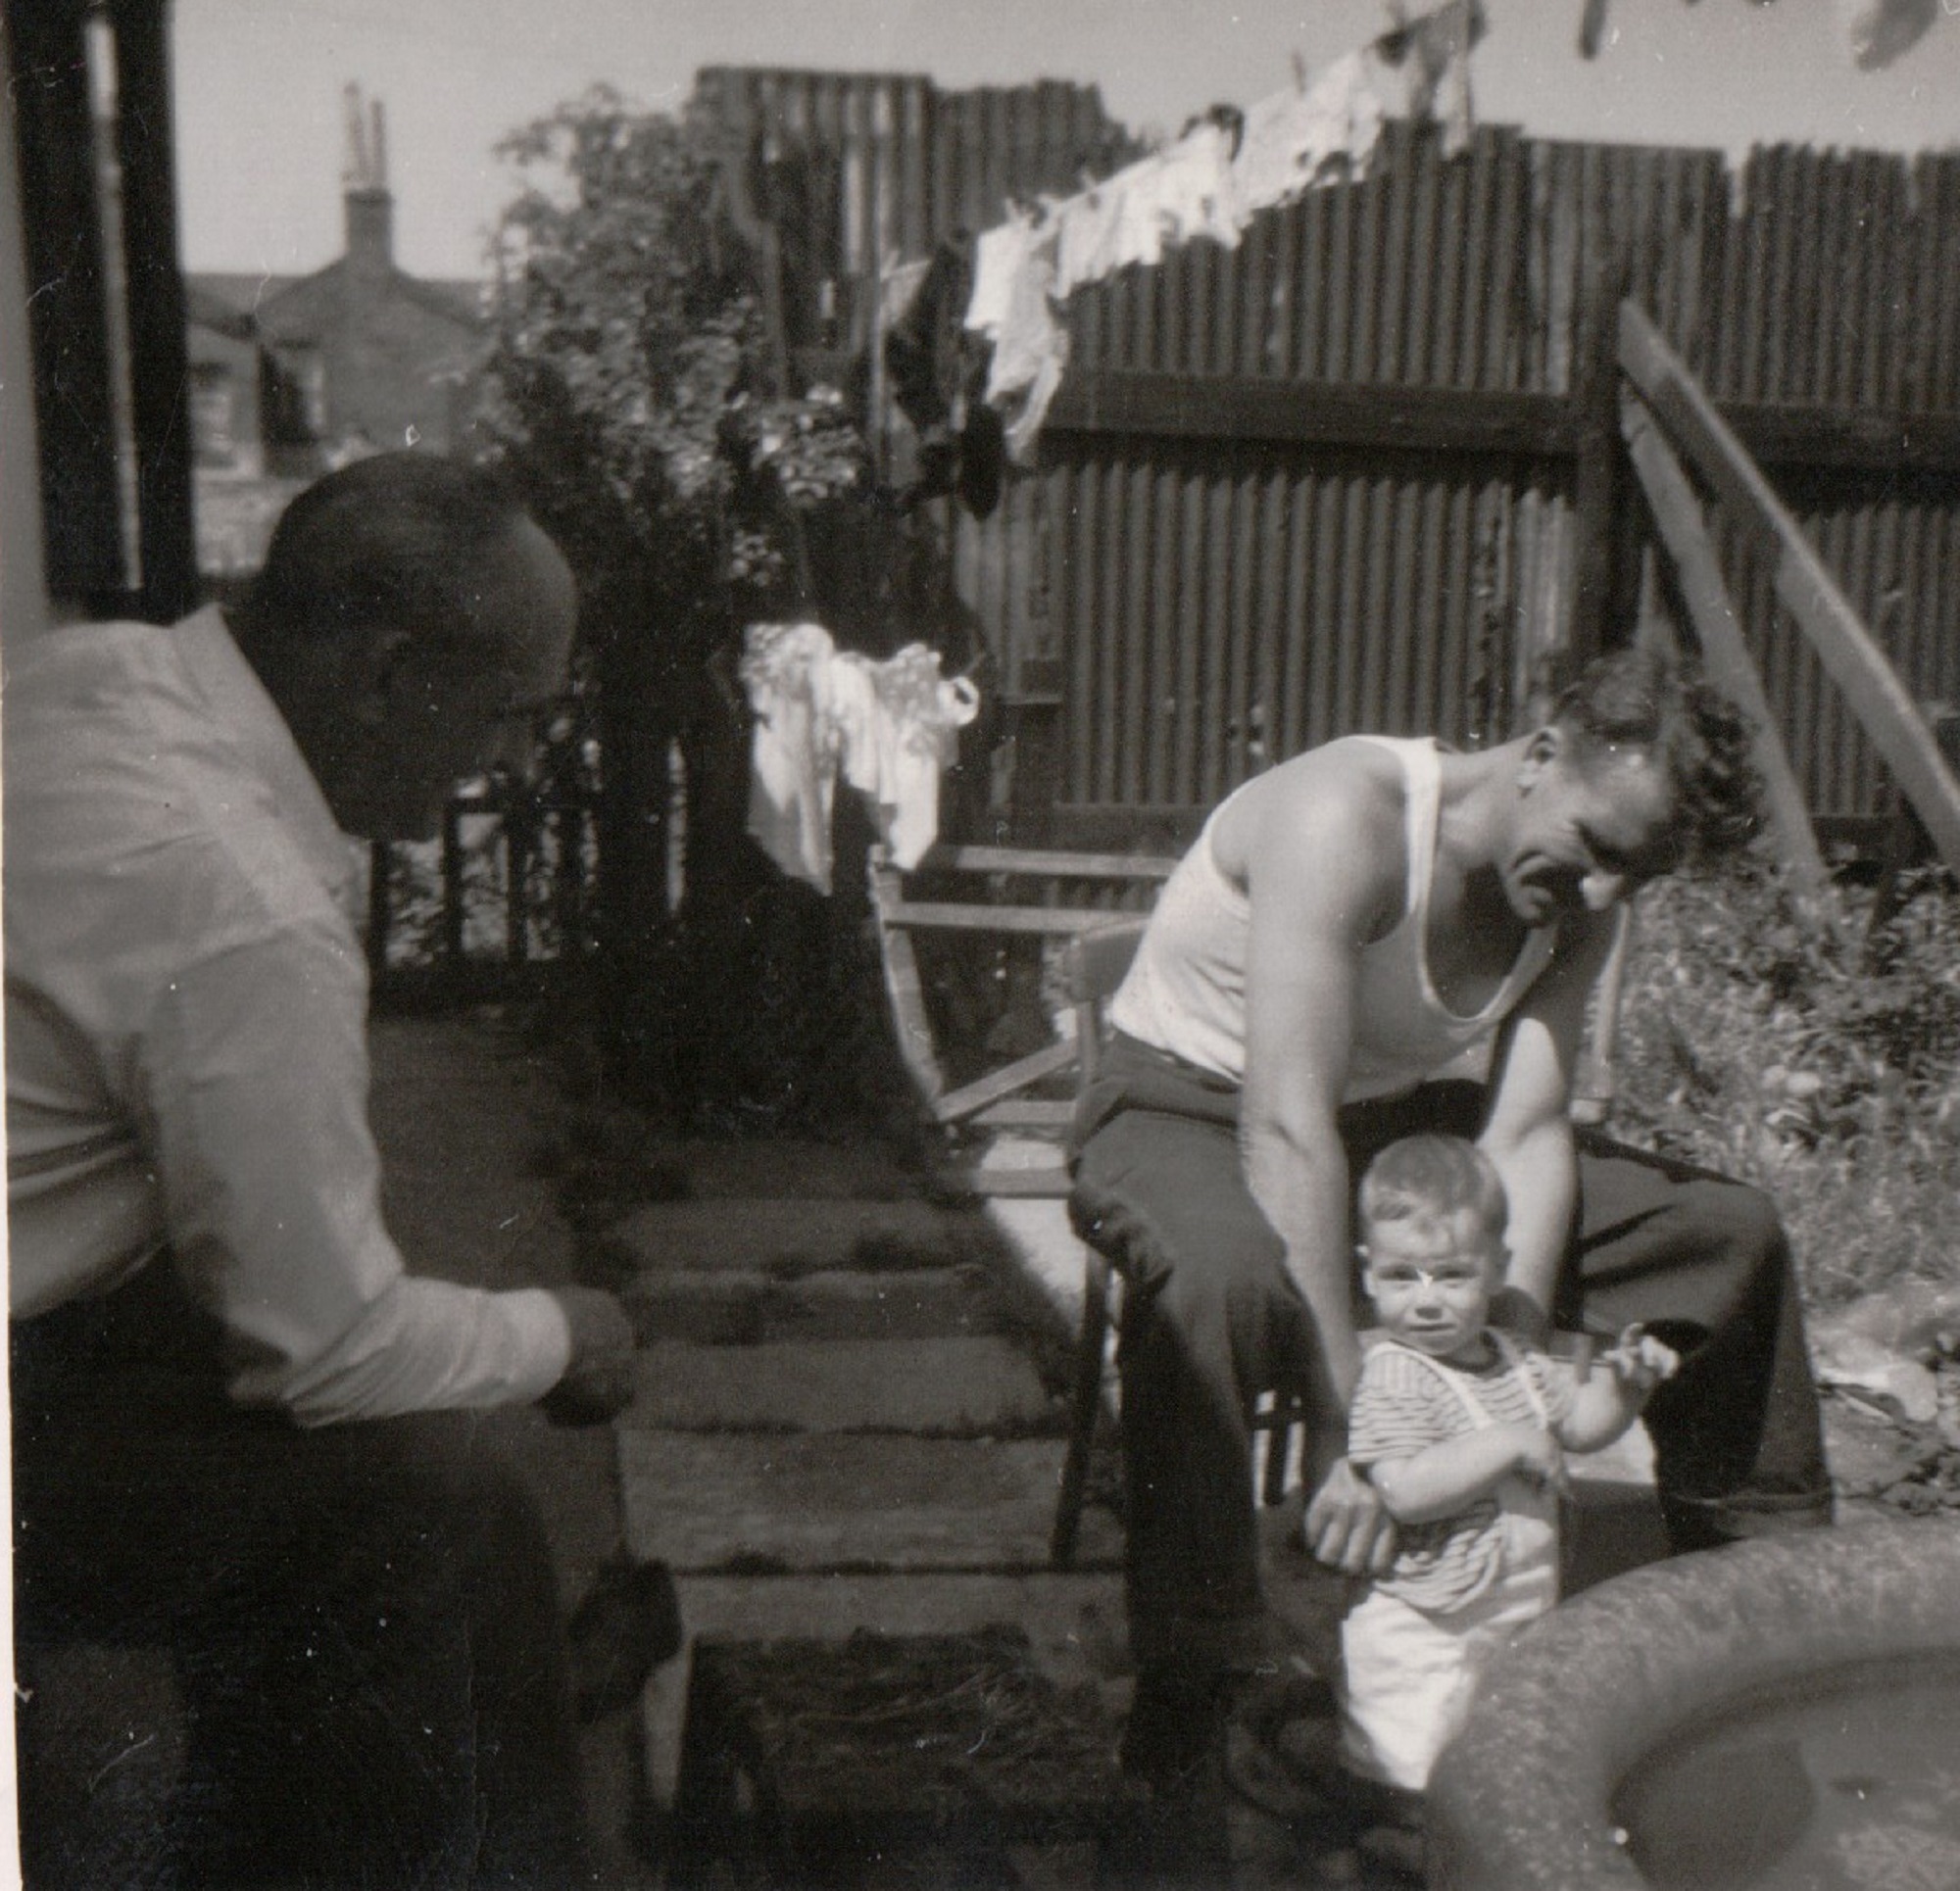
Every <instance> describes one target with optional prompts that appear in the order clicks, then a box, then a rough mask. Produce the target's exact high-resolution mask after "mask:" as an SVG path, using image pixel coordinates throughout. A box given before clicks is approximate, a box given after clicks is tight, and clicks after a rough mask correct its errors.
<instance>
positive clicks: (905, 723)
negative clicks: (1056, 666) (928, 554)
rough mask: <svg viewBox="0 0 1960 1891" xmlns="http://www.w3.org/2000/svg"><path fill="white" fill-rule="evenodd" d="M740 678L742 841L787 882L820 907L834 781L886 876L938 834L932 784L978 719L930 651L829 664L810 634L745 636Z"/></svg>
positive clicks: (788, 628) (832, 656) (788, 629)
mask: <svg viewBox="0 0 1960 1891" xmlns="http://www.w3.org/2000/svg"><path fill="white" fill-rule="evenodd" d="M740 674H741V678H742V682H743V686H744V688H745V689H746V690H747V692H748V697H749V704H750V707H751V708H752V709H753V710H754V711H755V715H756V727H755V733H754V737H753V741H752V745H751V754H750V786H749V817H748V829H749V833H750V835H751V836H752V837H753V838H754V839H755V841H756V842H757V843H758V845H760V847H761V849H763V851H764V852H766V853H767V854H768V856H769V858H770V859H771V860H773V861H774V862H775V864H776V865H777V866H778V867H779V868H781V869H782V871H783V872H784V873H786V874H788V875H790V876H791V877H792V878H794V879H798V880H803V881H806V882H807V883H808V884H809V885H810V886H812V887H814V888H816V890H817V891H818V892H819V893H822V894H825V895H828V894H829V892H830V889H831V874H832V868H833V865H834V863H835V855H834V853H833V850H832V846H831V838H830V834H831V825H830V824H831V815H832V812H833V809H834V806H835V800H836V785H837V777H838V775H839V773H840V772H841V773H842V774H843V776H844V779H845V782H846V784H847V785H848V786H849V787H851V788H853V789H856V790H857V791H858V793H859V794H861V795H863V796H864V798H865V800H867V801H868V802H869V803H870V805H871V809H872V813H873V818H874V819H875V821H876V823H877V826H878V830H879V834H880V837H881V839H882V840H883V841H884V843H885V846H886V848H887V849H888V850H889V852H890V854H891V856H892V859H893V861H894V863H895V864H897V865H898V866H900V867H913V866H916V865H917V864H918V862H919V860H920V859H921V858H922V857H923V856H924V854H925V851H926V849H928V848H929V847H931V846H932V844H933V842H934V840H935V839H937V837H938V834H939V779H940V774H941V772H942V771H943V770H944V769H945V767H946V765H947V764H948V763H949V762H950V761H951V760H952V759H953V758H954V756H955V755H956V752H957V742H958V731H959V730H960V729H962V728H964V727H965V726H966V724H967V723H969V722H971V721H972V720H973V718H974V716H975V715H976V714H978V712H979V708H980V695H979V692H978V691H977V690H976V689H975V688H974V687H973V685H972V684H971V683H970V682H969V681H967V680H966V679H965V678H964V677H953V678H946V677H942V676H941V675H940V659H939V654H938V653H937V652H936V651H932V650H928V649H927V648H926V646H925V645H923V644H907V646H906V647H905V648H904V649H903V650H901V651H900V652H899V653H898V654H897V655H894V656H891V657H889V658H887V659H886V660H885V661H883V662H874V661H873V660H872V659H871V658H869V657H867V656H863V655H859V654H858V653H857V652H853V651H847V652H839V651H838V650H837V648H836V646H835V644H834V643H833V642H832V640H831V637H830V633H829V632H828V631H826V630H825V629H824V628H823V627H822V626H821V625H820V624H809V623H805V624H751V625H750V626H749V628H748V630H747V631H746V632H745V633H744V635H743V651H742V660H741V665H740Z"/></svg>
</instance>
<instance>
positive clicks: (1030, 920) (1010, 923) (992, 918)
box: [878, 899, 1114, 937]
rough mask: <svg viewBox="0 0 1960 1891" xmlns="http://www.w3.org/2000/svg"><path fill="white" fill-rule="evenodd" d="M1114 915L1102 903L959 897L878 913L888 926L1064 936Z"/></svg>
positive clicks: (908, 902) (899, 903)
mask: <svg viewBox="0 0 1960 1891" xmlns="http://www.w3.org/2000/svg"><path fill="white" fill-rule="evenodd" d="M1112 917H1114V915H1113V914H1111V913H1109V912H1108V911H1106V910H1105V909H1104V908H1103V907H1101V906H990V905H985V904H983V903H981V902H979V901H968V900H956V899H899V900H895V901H893V902H892V903H891V904H890V905H888V906H882V907H881V908H880V910H879V913H878V918H879V921H880V923H881V924H883V925H884V926H886V927H888V928H889V927H899V928H901V929H903V928H906V927H909V926H918V927H925V928H936V929H938V930H940V931H943V932H956V933H1052V934H1055V935H1057V936H1063V937H1065V936H1066V935H1068V934H1070V933H1079V932H1083V931H1086V930H1087V929H1088V928H1089V927H1091V926H1103V925H1106V924H1107V923H1108V921H1109V920H1110V919H1111V918H1112Z"/></svg>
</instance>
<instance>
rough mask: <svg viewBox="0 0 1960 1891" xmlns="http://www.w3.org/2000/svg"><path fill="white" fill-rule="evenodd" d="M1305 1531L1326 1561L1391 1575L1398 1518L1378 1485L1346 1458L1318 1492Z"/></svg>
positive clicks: (1353, 1572) (1358, 1572)
mask: <svg viewBox="0 0 1960 1891" xmlns="http://www.w3.org/2000/svg"><path fill="white" fill-rule="evenodd" d="M1303 1533H1304V1534H1305V1537H1306V1546H1307V1548H1308V1549H1310V1550H1311V1551H1312V1552H1313V1553H1314V1555H1315V1556H1317V1557H1318V1558H1319V1559H1320V1560H1321V1562H1323V1563H1327V1564H1331V1565H1332V1566H1333V1567H1334V1568H1335V1569H1338V1570H1345V1571H1346V1572H1347V1573H1348V1575H1349V1576H1362V1575H1368V1576H1386V1575H1387V1574H1388V1571H1389V1566H1390V1565H1391V1564H1392V1563H1393V1562H1394V1561H1395V1557H1396V1520H1395V1519H1394V1518H1393V1517H1391V1516H1390V1515H1389V1513H1388V1510H1387V1508H1386V1506H1385V1505H1384V1504H1383V1502H1382V1499H1381V1496H1380V1493H1379V1492H1377V1490H1376V1489H1375V1486H1374V1485H1373V1484H1371V1483H1370V1482H1369V1481H1368V1480H1367V1479H1366V1478H1364V1477H1362V1476H1361V1474H1360V1473H1359V1472H1358V1471H1356V1470H1355V1469H1354V1467H1353V1466H1352V1465H1351V1464H1349V1463H1348V1460H1347V1459H1346V1458H1342V1459H1339V1460H1338V1461H1337V1462H1336V1463H1335V1466H1334V1468H1333V1470H1331V1471H1330V1472H1328V1474H1327V1476H1326V1478H1325V1479H1322V1481H1321V1485H1320V1488H1319V1489H1318V1490H1316V1491H1315V1492H1314V1493H1313V1501H1312V1502H1311V1503H1310V1504H1308V1505H1307V1507H1306V1521H1305V1524H1304V1526H1303Z"/></svg>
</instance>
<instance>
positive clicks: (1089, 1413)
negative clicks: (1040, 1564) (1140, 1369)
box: [1049, 1247, 1109, 1570]
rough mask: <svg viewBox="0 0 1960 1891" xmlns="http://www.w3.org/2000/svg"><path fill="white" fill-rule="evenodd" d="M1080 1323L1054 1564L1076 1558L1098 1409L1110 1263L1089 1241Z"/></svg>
mask: <svg viewBox="0 0 1960 1891" xmlns="http://www.w3.org/2000/svg"><path fill="white" fill-rule="evenodd" d="M1083 1254H1084V1261H1083V1274H1082V1326H1081V1328H1080V1330H1079V1331H1078V1333H1077V1335H1076V1341H1075V1380H1074V1383H1073V1384H1072V1385H1071V1386H1070V1387H1069V1399H1068V1455H1067V1456H1066V1457H1065V1458H1064V1459H1063V1460H1062V1466H1061V1491H1060V1494H1059V1496H1058V1497H1057V1498H1056V1500H1055V1507H1054V1533H1053V1535H1052V1536H1051V1537H1050V1539H1049V1561H1050V1563H1051V1564H1052V1565H1053V1566H1054V1568H1055V1569H1057V1570H1066V1569H1072V1568H1073V1567H1074V1564H1075V1538H1076V1533H1077V1531H1078V1530H1079V1529H1080V1527H1081V1524H1082V1506H1083V1500H1084V1497H1085V1494H1086V1492H1087V1490H1088V1484H1089V1454H1090V1452H1091V1450H1092V1449H1093V1448H1094V1446H1095V1443H1096V1427H1097V1422H1098V1421H1099V1420H1100V1419H1101V1417H1102V1414H1103V1352H1104V1349H1105V1347H1106V1346H1107V1344H1108V1337H1109V1263H1108V1261H1107V1259H1106V1258H1105V1257H1104V1256H1103V1255H1101V1254H1099V1253H1098V1252H1097V1251H1096V1250H1095V1249H1094V1248H1093V1247H1091V1248H1085V1249H1084V1250H1083Z"/></svg>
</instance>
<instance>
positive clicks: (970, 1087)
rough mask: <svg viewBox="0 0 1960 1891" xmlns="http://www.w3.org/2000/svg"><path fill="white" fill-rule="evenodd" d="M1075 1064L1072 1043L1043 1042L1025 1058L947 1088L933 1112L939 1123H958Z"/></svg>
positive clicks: (934, 1102) (934, 1105) (934, 1106)
mask: <svg viewBox="0 0 1960 1891" xmlns="http://www.w3.org/2000/svg"><path fill="white" fill-rule="evenodd" d="M1074 1064H1075V1046H1074V1045H1073V1044H1072V1043H1064V1042H1056V1043H1052V1044H1044V1045H1043V1046H1042V1047H1041V1049H1039V1050H1035V1051H1030V1052H1029V1053H1028V1055H1027V1056H1025V1057H1016V1058H1015V1059H1014V1061H1013V1062H1012V1063H1011V1064H1004V1065H1003V1066H1002V1067H1001V1068H1000V1069H999V1070H994V1071H989V1072H988V1073H987V1075H986V1076H985V1077H976V1078H975V1079H974V1080H973V1082H972V1083H970V1084H962V1085H961V1086H960V1087H959V1088H958V1089H957V1090H950V1091H947V1092H946V1093H945V1094H944V1095H943V1096H939V1097H937V1098H935V1099H934V1101H933V1106H932V1109H933V1114H934V1115H935V1116H937V1117H938V1118H939V1120H940V1121H941V1122H942V1123H957V1122H960V1121H962V1120H963V1119H964V1118H966V1117H969V1116H974V1115H977V1114H978V1113H979V1112H980V1111H981V1110H984V1109H985V1108H986V1107H987V1106H988V1104H990V1103H998V1102H1000V1101H1001V1100H1002V1099H1003V1098H1004V1097H1008V1096H1011V1095H1013V1093H1014V1092H1015V1091H1017V1090H1026V1089H1027V1087H1028V1086H1029V1085H1030V1084H1038V1083H1040V1082H1041V1081H1042V1080H1043V1078H1045V1077H1054V1076H1058V1075H1059V1074H1060V1073H1061V1072H1062V1071H1064V1070H1069V1069H1072V1068H1073V1067H1074Z"/></svg>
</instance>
